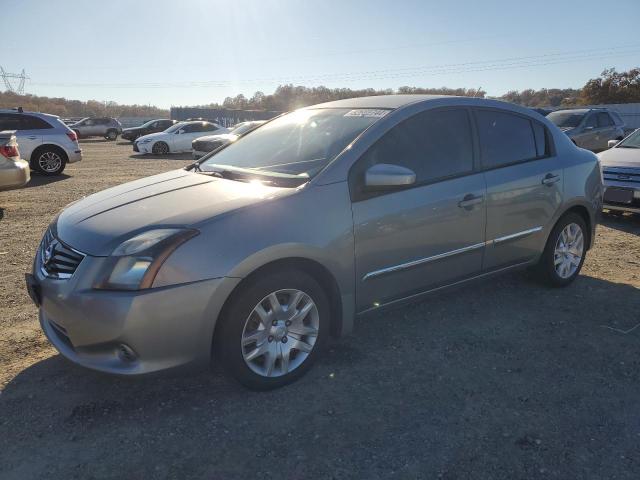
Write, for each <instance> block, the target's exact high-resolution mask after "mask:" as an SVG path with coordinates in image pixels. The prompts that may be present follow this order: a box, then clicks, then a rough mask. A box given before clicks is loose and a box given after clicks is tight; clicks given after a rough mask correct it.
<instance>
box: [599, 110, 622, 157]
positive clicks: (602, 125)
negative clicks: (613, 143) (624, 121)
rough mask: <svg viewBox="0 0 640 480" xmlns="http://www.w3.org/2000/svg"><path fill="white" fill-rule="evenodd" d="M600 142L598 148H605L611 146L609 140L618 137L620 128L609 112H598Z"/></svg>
mask: <svg viewBox="0 0 640 480" xmlns="http://www.w3.org/2000/svg"><path fill="white" fill-rule="evenodd" d="M596 116H597V119H598V132H599V136H598V142H597V144H596V148H595V149H596V150H605V149H607V148H608V147H609V145H608V143H609V140H615V139H616V138H617V137H618V129H617V128H616V124H615V122H614V121H613V118H611V116H610V115H609V114H608V113H607V112H598V113H597V114H596Z"/></svg>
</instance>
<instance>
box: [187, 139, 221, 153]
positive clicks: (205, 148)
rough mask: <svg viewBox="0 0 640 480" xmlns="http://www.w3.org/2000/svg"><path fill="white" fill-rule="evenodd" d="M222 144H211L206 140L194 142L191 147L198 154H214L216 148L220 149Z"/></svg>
mask: <svg viewBox="0 0 640 480" xmlns="http://www.w3.org/2000/svg"><path fill="white" fill-rule="evenodd" d="M220 145H222V143H220V142H209V141H206V140H194V142H193V144H192V145H191V146H192V147H193V149H194V150H196V151H198V152H213V151H214V150H215V149H216V148H218V147H219V146H220Z"/></svg>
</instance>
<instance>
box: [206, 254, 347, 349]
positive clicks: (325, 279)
mask: <svg viewBox="0 0 640 480" xmlns="http://www.w3.org/2000/svg"><path fill="white" fill-rule="evenodd" d="M287 268H291V269H296V270H301V271H303V272H305V273H307V274H309V275H311V276H312V277H313V278H314V279H315V280H316V281H317V282H318V283H319V284H320V286H321V287H322V288H323V290H324V291H325V293H326V294H327V298H328V299H329V304H330V306H331V314H330V320H331V324H330V325H329V327H330V328H329V331H330V333H331V336H334V337H337V336H339V332H340V331H341V330H342V298H341V296H340V289H339V287H338V283H337V282H336V280H335V278H334V277H333V275H332V274H331V272H329V270H327V268H326V267H324V266H323V265H322V264H320V263H318V262H316V261H314V260H309V259H307V258H299V257H294V258H283V259H280V260H275V261H273V262H270V263H267V264H265V265H263V266H261V267H259V268H257V269H256V270H254V271H253V272H251V273H250V274H249V275H247V276H246V277H245V278H244V279H242V281H241V282H240V283H239V284H238V285H236V287H235V288H234V289H233V291H232V292H231V294H230V295H229V296H228V297H227V300H226V301H225V303H224V305H223V306H222V309H221V310H220V315H221V316H222V315H223V313H224V311H225V309H226V307H227V305H228V304H229V301H230V300H231V298H232V297H233V296H234V295H236V294H237V293H238V292H239V291H240V290H241V289H242V288H244V286H246V285H247V284H249V283H251V282H252V281H253V280H254V279H255V278H256V277H258V276H260V275H264V274H265V273H268V272H270V271H274V270H283V269H287ZM216 330H217V324H216ZM213 336H214V338H215V331H214V335H213Z"/></svg>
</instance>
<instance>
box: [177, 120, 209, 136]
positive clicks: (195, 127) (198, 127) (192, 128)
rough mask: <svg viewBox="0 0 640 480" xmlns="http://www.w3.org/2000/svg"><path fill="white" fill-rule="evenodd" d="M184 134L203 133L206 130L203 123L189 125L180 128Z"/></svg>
mask: <svg viewBox="0 0 640 480" xmlns="http://www.w3.org/2000/svg"><path fill="white" fill-rule="evenodd" d="M182 129H183V130H184V131H185V132H186V133H194V132H204V131H207V129H205V128H204V122H196V123H190V124H189V125H185V126H184V127H183V128H182Z"/></svg>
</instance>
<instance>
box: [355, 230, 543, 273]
mask: <svg viewBox="0 0 640 480" xmlns="http://www.w3.org/2000/svg"><path fill="white" fill-rule="evenodd" d="M542 228H543V227H542V226H539V227H534V228H529V229H528V230H523V231H521V232H516V233H512V234H510V235H505V236H504V237H498V238H494V239H493V240H487V241H486V242H482V243H476V244H473V245H469V246H468V247H462V248H458V249H456V250H451V251H449V252H444V253H439V254H438V255H433V256H431V257H425V258H419V259H417V260H412V261H410V262H406V263H401V264H399V265H393V266H391V267H386V268H381V269H380V270H374V271H373V272H369V273H367V274H366V275H365V276H364V277H362V281H366V280H371V279H372V278H375V277H379V276H380V275H386V274H387V273H393V272H398V271H400V270H405V269H407V268H411V267H416V266H418V265H423V264H425V263H430V262H435V261H436V260H441V259H443V258H447V257H452V256H454V255H459V254H461V253H466V252H470V251H472V250H477V249H479V248H482V247H485V246H489V245H494V244H495V245H497V244H500V243H504V242H508V241H509V240H515V239H517V238H522V237H526V236H527V235H531V234H533V233H537V232H540V231H542Z"/></svg>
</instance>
